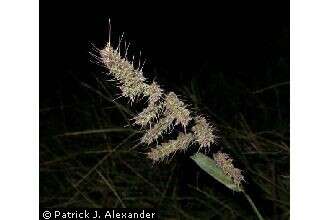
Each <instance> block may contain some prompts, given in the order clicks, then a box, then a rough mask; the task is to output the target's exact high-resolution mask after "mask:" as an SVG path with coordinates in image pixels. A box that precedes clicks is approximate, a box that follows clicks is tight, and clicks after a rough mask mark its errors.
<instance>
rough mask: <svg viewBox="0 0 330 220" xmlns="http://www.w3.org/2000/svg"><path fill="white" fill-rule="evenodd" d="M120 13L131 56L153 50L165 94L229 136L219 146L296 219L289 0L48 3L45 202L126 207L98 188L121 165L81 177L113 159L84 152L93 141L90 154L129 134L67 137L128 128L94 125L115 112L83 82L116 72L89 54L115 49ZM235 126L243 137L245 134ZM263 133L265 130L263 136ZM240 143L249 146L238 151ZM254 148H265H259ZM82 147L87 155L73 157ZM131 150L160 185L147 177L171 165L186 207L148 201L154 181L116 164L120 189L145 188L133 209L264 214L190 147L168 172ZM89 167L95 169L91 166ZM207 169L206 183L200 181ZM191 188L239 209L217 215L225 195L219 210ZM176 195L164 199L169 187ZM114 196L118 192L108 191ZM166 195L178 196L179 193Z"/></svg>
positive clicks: (273, 210) (43, 45) (43, 32)
mask: <svg viewBox="0 0 330 220" xmlns="http://www.w3.org/2000/svg"><path fill="white" fill-rule="evenodd" d="M225 2H226V3H225ZM108 18H111V24H112V40H113V41H114V42H118V39H119V36H120V34H121V33H123V32H124V33H125V40H127V41H128V42H130V43H131V47H130V48H131V49H130V52H129V54H130V56H132V55H133V54H134V55H138V54H139V51H140V50H141V51H142V58H145V59H146V60H147V62H146V64H145V69H144V70H145V75H146V76H147V77H148V78H149V79H156V80H157V81H158V82H160V84H161V85H162V86H163V87H164V88H165V89H167V90H173V91H175V92H176V93H178V94H180V95H182V96H183V97H184V98H185V100H187V102H188V103H190V104H191V105H193V106H194V107H196V108H198V109H199V110H200V111H201V112H203V113H205V114H207V115H209V116H210V117H209V118H210V119H211V120H213V121H214V123H215V124H216V125H217V127H218V129H219V130H220V132H221V136H224V138H223V140H224V142H223V146H218V148H219V149H223V150H225V151H226V152H229V153H231V155H232V156H233V158H234V159H235V161H237V166H238V167H241V168H243V170H244V169H246V171H245V172H246V174H247V180H248V184H247V189H248V191H250V192H251V193H250V194H251V196H252V197H254V198H255V200H256V203H257V206H258V205H259V206H258V207H259V208H260V210H261V212H262V213H263V214H264V215H265V219H288V218H289V194H288V191H289V186H288V183H287V180H288V178H289V151H288V149H286V147H287V146H288V145H289V80H290V79H289V52H290V51H289V1H267V4H266V3H265V2H263V3H260V2H258V3H256V2H253V3H252V2H248V3H247V2H243V1H241V2H238V1H231V4H229V3H228V2H227V1H219V2H218V4H213V5H212V4H210V3H207V2H205V1H201V2H197V3H194V4H193V3H190V2H187V3H180V4H179V3H178V2H168V1H164V2H157V3H148V4H147V3H145V4H143V3H140V2H139V3H135V4H133V3H131V2H123V1H112V0H108V1H89V2H82V1H76V2H74V1H70V2H69V1H65V2H62V3H60V2H59V1H51V2H47V1H43V2H40V143H41V146H40V197H41V200H40V202H41V205H42V206H73V207H75V206H85V207H86V206H91V207H93V206H97V207H115V206H116V205H118V204H117V203H115V202H114V200H115V198H116V197H114V196H113V195H112V194H111V192H109V189H108V188H107V187H104V186H103V185H104V184H103V185H102V184H101V183H99V184H97V183H91V181H93V180H95V181H97V179H100V178H101V176H103V177H104V176H105V178H107V176H106V175H105V174H104V175H101V174H100V173H102V172H101V171H102V169H104V170H107V169H110V170H111V169H114V168H113V167H112V168H110V165H102V166H103V168H102V167H101V168H102V169H101V168H100V170H99V171H95V172H96V174H95V176H94V177H95V178H91V180H88V181H87V180H86V181H85V183H84V185H82V186H81V188H79V187H80V185H79V187H78V186H77V184H76V183H77V182H79V179H80V178H81V177H84V173H88V171H89V170H90V168H92V167H93V166H94V164H95V163H97V161H98V160H100V159H101V158H102V155H97V156H95V155H93V156H95V159H93V158H91V156H90V157H86V155H85V156H82V157H81V156H80V155H78V154H79V152H80V151H83V150H84V148H85V149H86V146H87V148H88V149H92V148H93V146H98V147H99V148H97V149H99V150H100V149H104V144H103V143H102V138H104V139H105V140H107V141H108V142H109V143H112V142H113V141H114V140H115V141H118V143H119V142H120V140H122V139H124V138H125V134H115V135H114V136H112V135H113V134H106V137H100V138H97V137H93V136H88V135H85V136H84V137H76V136H75V137H74V138H73V139H72V138H71V137H65V138H63V137H59V135H60V134H67V133H68V132H76V131H83V130H91V129H99V128H107V127H112V126H113V124H112V123H116V121H115V120H112V121H111V120H110V119H109V120H110V121H111V122H109V124H107V123H108V122H100V123H99V124H93V122H89V121H88V118H90V119H91V118H93V119H94V118H97V117H96V116H95V115H94V114H96V113H95V112H98V113H97V114H99V111H101V110H100V109H106V108H107V106H106V104H105V103H104V102H103V101H102V100H101V101H100V99H101V98H100V97H98V95H95V94H94V93H93V92H90V91H88V89H86V87H84V86H81V85H82V84H88V85H90V86H91V87H98V86H99V85H98V81H104V80H105V79H107V77H106V76H105V75H104V73H105V69H103V68H102V67H100V66H99V65H97V64H95V63H93V62H92V57H91V55H90V54H89V52H90V51H91V50H92V46H91V45H92V44H94V45H95V46H97V47H98V48H102V47H103V46H104V45H105V43H106V41H107V39H108ZM96 79H98V80H96ZM105 85H106V87H109V90H113V88H112V87H114V84H113V83H111V82H110V83H109V82H105ZM93 94H94V96H93ZM113 95H115V94H113ZM93 97H94V98H93ZM119 102H120V103H122V104H124V105H126V103H127V101H126V100H119ZM90 106H93V107H92V108H90ZM127 107H129V106H127ZM90 109H93V110H90ZM95 109H96V110H95ZM81 112H83V113H81ZM84 115H85V116H84ZM91 115H92V116H91ZM103 117H107V118H111V117H117V116H116V113H109V112H108V113H104V112H103V111H102V114H101V116H100V118H101V119H102V120H103ZM104 120H105V119H104ZM118 124H121V122H118ZM118 124H117V125H118ZM218 125H219V126H218ZM222 125H223V127H221V126H222ZM89 126H90V127H89ZM98 126H99V127H98ZM229 128H231V129H229ZM232 128H235V131H237V133H235V132H234V133H233V132H232V131H233V130H234V129H232ZM267 132H268V133H267ZM242 133H244V134H247V136H248V137H249V138H251V135H252V136H253V135H256V136H253V137H254V138H251V139H244V138H238V136H235V134H242ZM252 133H253V134H252ZM259 133H260V135H263V136H262V137H261V138H260V139H258V138H259V136H258V135H259ZM264 135H266V136H264ZM64 136H65V135H64ZM126 136H127V135H126ZM247 136H246V137H247ZM242 139H244V140H242ZM266 139H267V141H265V140H266ZM258 141H259V142H258ZM252 142H253V144H251V143H252ZM80 143H83V144H80ZM87 143H88V144H87ZM236 144H237V145H238V146H239V149H237V148H235V147H234V146H235V145H236ZM100 146H102V147H103V148H102V147H100ZM128 146H129V145H128ZM251 146H252V147H251ZM253 146H257V147H256V148H255V149H254V148H253ZM251 149H253V150H251ZM140 151H143V150H142V149H141V150H140ZM258 152H259V153H258ZM266 152H267V153H266ZM71 153H74V155H75V156H73V157H71V156H70V155H71ZM124 155H125V154H124ZM247 155H253V156H247ZM126 156H127V157H132V158H129V159H124V162H123V163H124V164H125V163H126V162H127V161H130V162H131V165H132V164H133V167H138V166H139V164H140V163H141V161H139V160H143V161H146V162H143V163H144V166H145V167H144V168H143V174H145V175H146V176H145V177H144V178H145V179H148V180H149V181H151V183H152V184H153V185H158V182H157V179H152V178H151V177H150V175H152V174H146V173H153V172H155V171H154V169H157V172H165V171H164V170H166V169H170V168H169V167H171V170H172V168H173V170H174V173H175V174H174V177H171V178H172V179H171V181H172V182H171V181H169V184H170V187H167V188H170V189H172V188H177V189H176V196H177V198H182V199H181V200H180V199H177V200H175V202H173V201H172V200H169V203H173V204H176V208H174V211H173V212H172V213H171V214H169V213H170V211H166V210H172V209H171V208H165V205H161V204H163V203H158V202H156V200H155V199H154V200H153V199H151V197H152V196H151V197H150V198H148V199H145V200H144V199H143V198H142V197H143V195H146V194H145V192H144V189H143V186H141V187H140V188H139V184H138V181H139V180H135V179H134V178H132V180H129V181H128V180H125V181H123V180H121V176H120V175H122V176H124V175H125V174H123V173H125V172H126V174H127V175H128V176H132V175H133V174H134V173H135V172H133V171H132V170H129V171H127V169H128V168H127V167H126V168H120V167H121V165H116V166H115V168H116V170H117V171H118V173H121V174H118V176H116V175H117V174H116V173H111V171H109V172H110V173H108V174H109V176H110V177H111V179H112V180H111V181H112V184H114V185H116V181H118V185H117V186H118V187H122V188H118V191H120V192H119V194H120V195H121V196H122V197H123V198H125V196H127V198H128V197H129V195H131V194H130V193H133V192H130V191H129V189H130V188H131V187H132V185H134V187H137V189H136V190H137V191H142V192H143V193H142V194H143V195H141V197H140V198H139V196H136V195H135V194H134V193H133V194H134V196H135V197H134V198H136V199H135V200H134V199H133V200H127V201H130V202H131V203H129V202H127V203H128V205H127V206H128V207H130V206H135V207H155V206H156V207H158V208H159V209H163V215H164V216H168V218H169V219H178V218H180V219H190V218H192V216H194V218H196V219H236V218H237V219H254V218H253V212H252V211H251V210H250V207H249V205H248V204H246V202H245V201H244V199H243V198H241V197H239V196H238V195H234V194H233V193H232V192H228V189H226V188H225V187H222V186H217V184H216V183H214V182H213V180H212V179H211V178H209V177H207V175H205V174H203V173H201V172H200V170H199V169H198V167H195V166H194V164H193V163H192V162H191V161H189V158H188V157H187V156H185V155H184V154H180V155H177V156H176V158H177V159H174V160H173V161H171V162H170V163H169V164H162V165H159V166H156V167H157V168H154V166H152V165H151V163H150V161H148V160H146V159H143V155H142V156H141V155H140V154H139V155H138V158H137V160H136V159H134V158H136V157H135V156H134V155H126ZM116 157H118V158H119V159H118V160H120V161H122V160H123V159H122V157H123V155H120V154H118V155H117V156H116ZM116 157H115V158H116ZM63 158H65V159H63ZM67 158H69V159H67ZM73 160H74V162H73ZM109 160H111V159H109ZM113 160H114V161H115V159H113ZM113 160H111V161H113ZM56 161H61V162H56ZM111 163H114V162H111ZM148 163H150V164H149V165H150V166H149V165H148ZM107 166H108V167H107ZM79 167H83V168H84V169H85V170H79ZM128 167H129V166H128ZM139 169H140V168H139ZM141 169H142V168H141ZM69 170H70V171H69ZM75 172H76V173H80V172H81V173H82V174H81V175H80V174H76V173H75ZM130 172H133V174H132V173H130ZM196 173H198V174H196ZM99 174H100V175H99ZM92 175H94V174H92ZM183 175H184V176H183ZM196 175H197V176H198V178H200V179H203V178H204V179H206V180H205V181H201V180H196V178H197V177H196ZM160 176H161V177H164V178H165V179H167V178H166V177H169V176H171V175H170V174H168V173H166V172H165V173H162V174H160ZM283 176H284V177H285V178H284V180H283ZM110 177H109V178H110ZM117 177H118V178H117ZM128 178H130V177H128ZM208 178H209V179H208ZM254 178H255V179H254ZM258 178H260V179H258ZM101 179H103V178H101ZM173 179H174V180H173ZM265 179H266V180H267V181H265ZM84 180H85V179H84ZM134 181H136V182H134ZM196 181H197V183H196ZM199 182H201V183H199ZM269 182H271V184H269ZM71 183H73V184H71ZM196 184H197V186H196ZM198 184H200V185H198ZM92 185H93V186H92ZM186 185H190V186H191V185H193V186H196V187H198V189H200V190H206V191H207V192H208V195H209V194H210V195H214V196H215V197H218V198H219V199H220V200H221V202H224V203H226V205H228V206H229V207H231V208H230V209H229V210H231V211H227V212H228V213H227V212H226V211H225V210H224V211H221V213H220V214H219V213H216V214H214V215H212V214H210V213H212V211H208V210H205V209H210V207H215V210H221V209H220V208H219V207H226V205H223V204H222V205H219V204H217V203H216V204H215V205H214V204H212V202H213V203H214V201H207V202H206V204H209V205H205V203H203V204H204V205H201V204H202V203H200V204H199V203H198V204H199V205H198V204H197V202H190V200H185V199H184V198H188V197H193V198H199V199H200V198H202V199H204V200H207V199H205V198H207V196H205V193H204V195H203V193H202V195H200V194H198V193H197V194H198V195H195V194H196V190H195V191H194V190H192V189H191V188H189V187H186ZM102 187H103V188H102ZM207 187H209V188H207ZM91 188H92V189H91ZM98 190H99V191H98ZM192 191H193V192H192ZM284 191H287V194H285V192H284ZM77 192H82V193H81V195H80V197H83V198H85V200H84V199H81V198H80V197H79V196H77V197H75V196H76V194H77ZM101 192H102V193H101ZM165 192H166V193H164V195H167V194H168V193H169V192H168V191H165ZM217 193H219V194H217ZM78 194H79V193H78ZM105 194H106V195H107V198H103V196H104V195H105ZM101 195H102V196H101ZM86 197H87V198H88V199H86ZM170 197H171V198H174V197H175V196H174V195H171V196H170ZM231 197H234V198H232V199H231ZM109 198H114V199H109ZM132 198H133V196H132ZM152 198H154V197H152ZM164 198H165V200H166V198H167V197H166V196H165V197H164ZM108 200H110V201H108ZM142 200H143V201H142ZM204 200H203V201H204ZM209 200H212V199H211V198H209ZM227 200H228V201H227ZM83 201H93V202H91V203H85V202H83ZM134 201H136V203H134ZM141 201H142V202H141ZM278 201H279V202H278ZM137 204H140V205H137ZM153 204H157V205H153ZM119 206H120V205H119ZM172 208H173V207H172ZM203 209H204V212H207V213H208V214H207V213H205V215H204V214H201V212H202V211H201V212H197V213H196V210H203ZM237 209H239V210H240V211H241V209H243V211H242V212H240V211H239V213H238V214H237V213H236V211H232V210H237ZM178 210H180V211H178ZM191 210H193V211H191ZM183 213H184V214H183ZM233 213H234V214H233ZM235 213H236V214H235Z"/></svg>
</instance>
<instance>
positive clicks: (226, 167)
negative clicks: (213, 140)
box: [213, 152, 244, 187]
mask: <svg viewBox="0 0 330 220" xmlns="http://www.w3.org/2000/svg"><path fill="white" fill-rule="evenodd" d="M213 158H214V160H215V162H216V163H217V165H218V166H219V167H221V168H222V170H223V171H224V173H225V175H227V176H229V177H230V178H231V179H232V180H233V182H234V183H235V185H236V186H238V187H239V186H240V185H241V182H242V181H244V177H243V175H242V171H241V170H240V169H238V168H235V167H234V165H233V159H231V158H230V157H229V155H228V154H226V153H221V152H218V153H216V154H214V155H213Z"/></svg>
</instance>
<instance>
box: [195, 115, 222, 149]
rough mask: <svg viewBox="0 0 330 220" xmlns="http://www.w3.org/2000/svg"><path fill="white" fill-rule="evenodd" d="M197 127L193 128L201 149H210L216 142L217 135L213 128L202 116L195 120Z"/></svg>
mask: <svg viewBox="0 0 330 220" xmlns="http://www.w3.org/2000/svg"><path fill="white" fill-rule="evenodd" d="M194 121H195V125H194V126H193V127H192V131H193V132H194V137H195V140H196V142H197V143H198V144H199V145H200V149H201V148H209V147H210V146H211V144H213V143H214V142H215V138H216V137H215V135H214V131H213V128H212V126H211V125H210V124H209V123H208V122H207V121H206V119H205V118H204V117H202V116H197V117H195V118H194Z"/></svg>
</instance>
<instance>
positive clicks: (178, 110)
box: [165, 92, 191, 128]
mask: <svg viewBox="0 0 330 220" xmlns="http://www.w3.org/2000/svg"><path fill="white" fill-rule="evenodd" d="M165 107H166V110H165V114H166V115H173V117H174V118H175V125H178V124H181V125H182V126H183V127H184V128H186V127H187V125H188V123H189V121H190V120H191V117H190V112H189V110H188V109H187V108H186V105H185V104H184V103H183V102H182V101H180V99H179V98H178V97H177V96H176V94H175V93H174V92H170V93H169V94H168V95H167V96H166V97H165Z"/></svg>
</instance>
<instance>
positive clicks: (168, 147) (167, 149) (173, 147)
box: [148, 132, 194, 161]
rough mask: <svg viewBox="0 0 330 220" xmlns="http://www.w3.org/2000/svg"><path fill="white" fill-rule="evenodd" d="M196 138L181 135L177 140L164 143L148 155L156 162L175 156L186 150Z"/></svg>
mask: <svg viewBox="0 0 330 220" xmlns="http://www.w3.org/2000/svg"><path fill="white" fill-rule="evenodd" d="M193 140H194V137H193V135H192V134H191V133H188V134H184V133H182V132H181V133H179V136H178V137H177V138H176V139H175V140H170V141H168V142H166V143H162V144H161V145H160V146H158V147H157V148H153V149H151V151H150V152H149V153H148V157H149V158H150V159H152V160H154V161H158V160H163V159H165V158H166V157H167V156H168V155H170V154H173V153H175V152H177V151H179V150H186V149H187V148H188V147H189V146H190V144H191V143H192V142H193Z"/></svg>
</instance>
